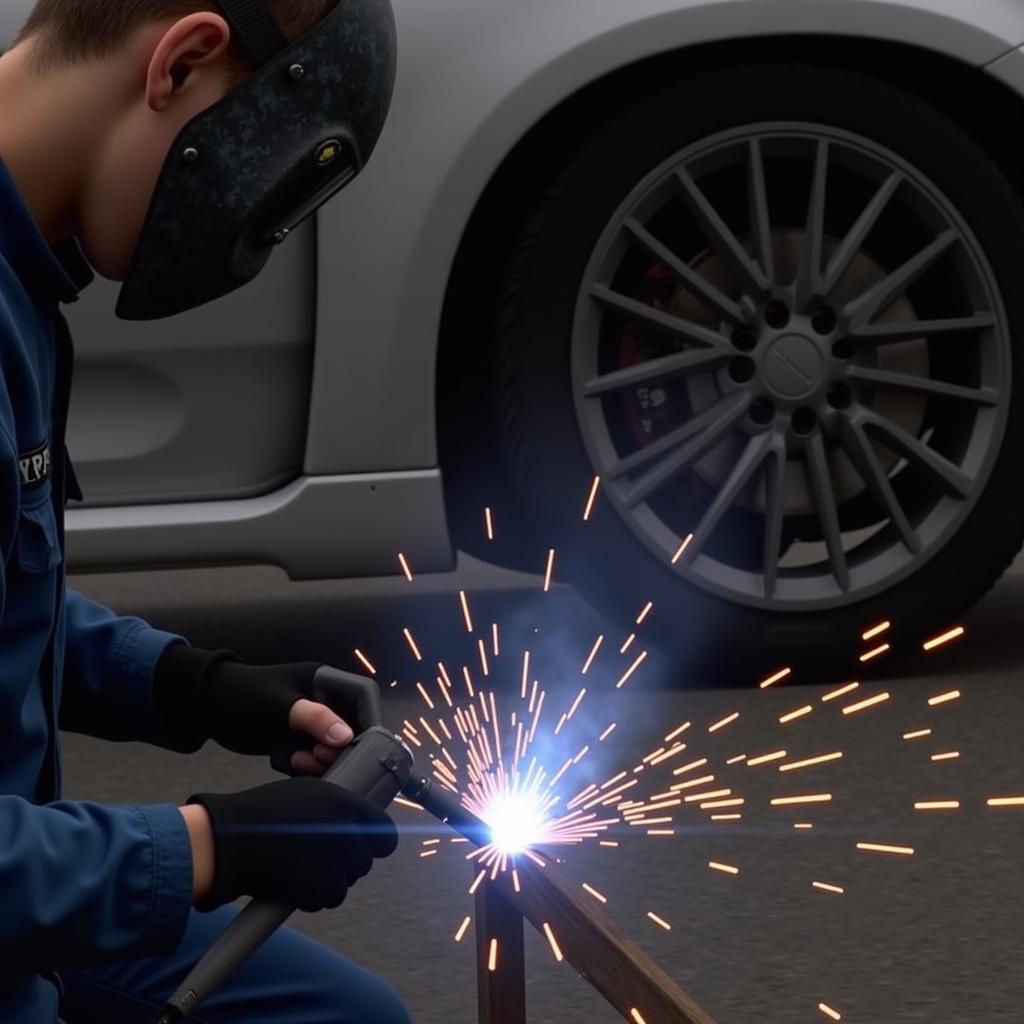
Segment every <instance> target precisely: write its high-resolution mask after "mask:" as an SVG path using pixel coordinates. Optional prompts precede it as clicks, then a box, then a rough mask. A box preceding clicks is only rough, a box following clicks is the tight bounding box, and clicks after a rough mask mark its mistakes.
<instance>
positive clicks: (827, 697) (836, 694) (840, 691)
mask: <svg viewBox="0 0 1024 1024" xmlns="http://www.w3.org/2000/svg"><path fill="white" fill-rule="evenodd" d="M858 686H860V683H847V684H846V685H845V686H840V687H839V689H838V690H833V691H832V692H831V693H826V694H825V696H824V697H822V698H821V699H822V700H823V701H828V700H835V699H836V697H842V696H843V694H846V693H850V692H851V691H852V690H856V689H857V687H858Z"/></svg>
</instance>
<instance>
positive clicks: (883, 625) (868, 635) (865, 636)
mask: <svg viewBox="0 0 1024 1024" xmlns="http://www.w3.org/2000/svg"><path fill="white" fill-rule="evenodd" d="M891 625H892V623H891V622H889V621H888V619H887V620H886V621H885V622H880V623H879V624H878V625H877V626H872V627H871V629H869V630H867V632H865V633H861V635H860V638H861V640H874V638H875V637H876V636H879V635H880V634H882V633H884V632H885V631H886V630H887V629H888V628H889V627H890V626H891Z"/></svg>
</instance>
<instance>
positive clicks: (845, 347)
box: [832, 338, 857, 359]
mask: <svg viewBox="0 0 1024 1024" xmlns="http://www.w3.org/2000/svg"><path fill="white" fill-rule="evenodd" d="M856 351H857V346H856V345H855V344H854V343H853V339H852V338H840V339H839V341H837V342H836V343H835V344H834V345H833V346H832V354H833V355H834V356H835V357H836V359H852V358H853V356H854V354H855V353H856Z"/></svg>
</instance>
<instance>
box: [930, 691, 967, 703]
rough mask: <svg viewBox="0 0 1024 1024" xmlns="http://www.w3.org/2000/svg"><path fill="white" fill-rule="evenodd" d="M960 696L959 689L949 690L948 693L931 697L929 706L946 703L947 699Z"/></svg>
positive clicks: (954, 698)
mask: <svg viewBox="0 0 1024 1024" xmlns="http://www.w3.org/2000/svg"><path fill="white" fill-rule="evenodd" d="M959 696H960V691H959V690H948V691H947V692H946V693H940V694H939V695H938V696H936V697H929V698H928V705H929V707H935V705H936V704H945V703H946V702H947V701H951V700H956V699H957V698H958V697H959Z"/></svg>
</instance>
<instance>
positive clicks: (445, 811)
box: [402, 768, 491, 846]
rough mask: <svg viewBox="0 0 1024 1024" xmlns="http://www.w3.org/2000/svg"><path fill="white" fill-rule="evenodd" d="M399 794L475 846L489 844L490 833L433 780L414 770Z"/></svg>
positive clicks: (453, 795)
mask: <svg viewBox="0 0 1024 1024" xmlns="http://www.w3.org/2000/svg"><path fill="white" fill-rule="evenodd" d="M402 795H403V796H405V797H407V798H408V799H409V800H413V801H415V802H416V803H418V804H419V805H420V806H421V807H422V808H423V809H424V810H425V811H428V812H429V813H430V814H432V815H433V816H434V817H435V818H437V819H438V820H439V821H442V822H444V823H445V824H446V825H449V826H450V827H451V828H453V829H455V831H456V832H458V833H460V834H461V835H463V836H465V837H466V838H467V839H468V840H469V841H470V842H471V843H474V844H475V845H476V846H486V845H487V844H488V843H489V842H490V841H491V838H490V837H491V830H490V828H489V826H488V825H486V824H485V823H484V822H482V821H481V820H480V819H479V818H478V817H477V816H476V815H475V814H474V813H473V812H472V811H469V810H467V809H466V808H465V807H463V806H462V802H461V801H460V799H459V797H458V796H457V795H456V794H454V793H449V792H448V791H447V790H446V789H443V788H442V787H441V786H439V785H437V783H435V782H434V780H433V779H431V778H430V777H429V776H427V775H424V774H423V773H422V772H420V771H418V770H416V769H415V768H414V769H413V771H412V774H411V775H410V776H409V781H408V783H406V785H405V786H404V787H403V788H402Z"/></svg>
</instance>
